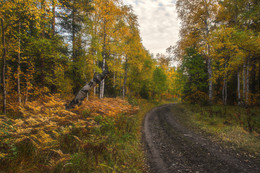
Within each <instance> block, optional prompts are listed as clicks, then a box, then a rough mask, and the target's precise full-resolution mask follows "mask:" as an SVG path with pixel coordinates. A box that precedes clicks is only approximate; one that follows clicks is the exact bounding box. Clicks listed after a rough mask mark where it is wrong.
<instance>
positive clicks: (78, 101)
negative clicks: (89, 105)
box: [66, 71, 108, 109]
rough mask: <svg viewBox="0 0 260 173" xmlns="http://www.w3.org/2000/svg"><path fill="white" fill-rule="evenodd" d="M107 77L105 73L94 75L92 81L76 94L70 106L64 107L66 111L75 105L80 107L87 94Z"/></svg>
mask: <svg viewBox="0 0 260 173" xmlns="http://www.w3.org/2000/svg"><path fill="white" fill-rule="evenodd" d="M107 75H108V72H107V71H103V73H102V74H95V75H94V77H93V79H92V80H91V81H90V82H89V83H87V84H86V85H85V86H84V87H83V88H81V90H80V91H79V92H78V94H77V95H76V97H75V98H74V99H73V100H72V101H71V102H70V104H68V105H66V109H71V108H74V107H75V106H76V105H80V104H81V103H82V101H83V100H84V99H85V98H86V97H87V94H88V92H89V91H90V90H91V89H92V88H93V87H94V86H96V85H97V84H99V83H100V82H101V81H102V80H104V79H105V78H106V76H107Z"/></svg>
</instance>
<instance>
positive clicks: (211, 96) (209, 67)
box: [208, 59, 213, 104]
mask: <svg viewBox="0 0 260 173" xmlns="http://www.w3.org/2000/svg"><path fill="white" fill-rule="evenodd" d="M208 77H209V104H212V103H213V100H212V99H213V82H212V68H211V59H208Z"/></svg>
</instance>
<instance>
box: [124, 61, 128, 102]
mask: <svg viewBox="0 0 260 173" xmlns="http://www.w3.org/2000/svg"><path fill="white" fill-rule="evenodd" d="M127 63H128V58H127V57H126V59H125V76H124V84H123V99H124V98H125V95H126V80H127Z"/></svg>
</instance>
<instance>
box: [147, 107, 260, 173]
mask: <svg viewBox="0 0 260 173" xmlns="http://www.w3.org/2000/svg"><path fill="white" fill-rule="evenodd" d="M172 110H174V104H167V105H163V106H160V107H157V108H154V109H152V110H151V111H149V112H148V113H147V115H146V117H145V120H144V126H143V142H144V146H145V150H146V153H147V156H148V159H147V160H148V167H149V172H159V173H167V172H169V173H174V172H195V173H199V172H210V173H211V172H218V173H219V172H228V173H239V172H245V173H258V172H260V169H259V164H260V162H259V157H258V158H257V159H252V158H249V157H246V156H241V155H239V154H238V153H234V151H230V150H227V149H224V148H223V147H221V146H220V145H218V144H216V143H214V142H211V141H210V140H209V139H206V138H204V137H202V136H201V135H199V134H196V133H194V132H192V131H190V130H188V129H187V128H185V127H184V126H182V125H180V124H179V123H178V122H177V121H176V119H175V117H174V112H173V111H172Z"/></svg>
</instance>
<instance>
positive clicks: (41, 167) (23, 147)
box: [0, 95, 138, 172]
mask: <svg viewBox="0 0 260 173" xmlns="http://www.w3.org/2000/svg"><path fill="white" fill-rule="evenodd" d="M64 105H65V100H63V99H61V98H60V97H59V96H58V95H52V96H44V97H42V98H40V99H37V100H36V101H32V102H28V103H27V104H23V105H21V106H20V107H19V108H18V112H19V114H17V115H16V116H8V117H7V116H1V117H0V139H1V144H0V162H1V164H0V165H1V166H0V169H1V170H6V171H8V172H9V171H11V170H12V171H14V172H17V171H18V170H19V171H21V170H22V171H25V172H28V171H33V172H34V171H41V172H43V171H49V170H53V169H55V168H57V167H59V166H61V165H62V166H63V167H64V166H65V165H66V163H68V162H69V161H70V160H71V159H72V156H73V154H74V153H78V152H80V151H84V152H85V153H88V152H94V155H95V156H93V157H94V158H95V159H93V160H94V161H93V162H92V163H90V164H94V163H96V164H98V162H99V160H98V156H97V155H98V154H99V153H100V152H103V151H107V152H108V150H109V144H108V143H107V140H108V135H105V133H104V134H103V135H102V134H99V135H97V134H96V133H95V131H97V130H102V128H105V127H103V125H102V123H105V122H106V123H108V124H107V125H108V126H111V128H112V127H113V128H123V126H124V123H127V122H124V121H123V120H122V116H124V117H125V118H127V117H133V116H134V114H135V113H136V112H137V111H138V107H134V106H131V105H130V104H129V103H127V102H126V101H125V100H122V99H119V98H115V99H112V98H105V99H103V100H99V99H96V98H91V99H90V100H89V101H85V102H83V104H82V105H81V106H80V107H76V108H75V109H73V110H71V111H68V110H66V109H65V106H64ZM100 120H102V121H100ZM119 125H120V126H119ZM90 157H91V156H90ZM57 169H58V168H57ZM64 169H65V168H64Z"/></svg>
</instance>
